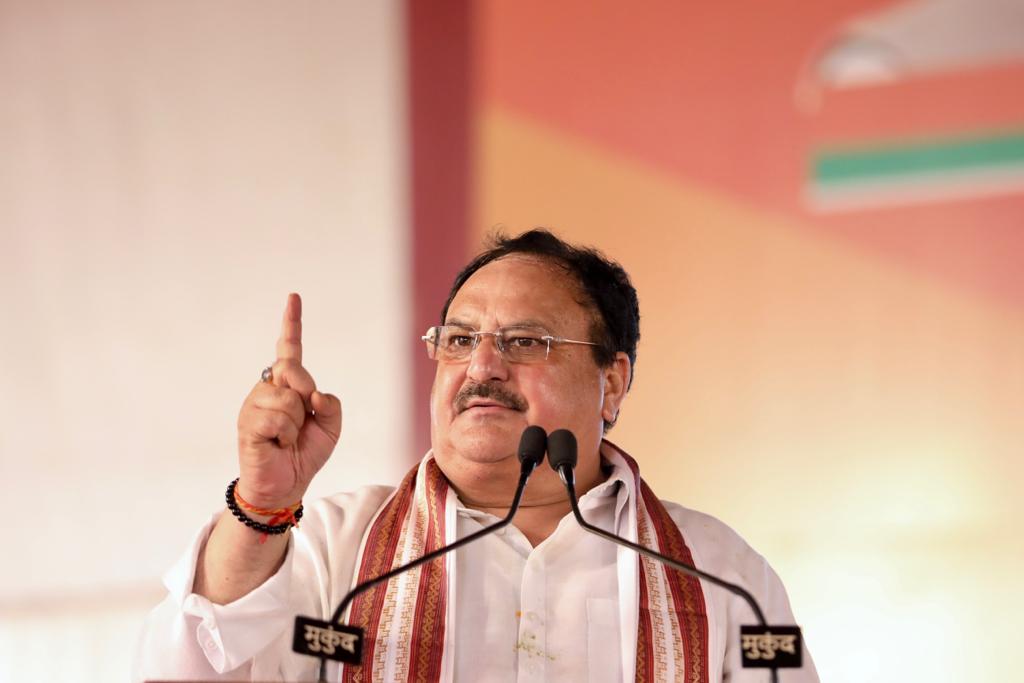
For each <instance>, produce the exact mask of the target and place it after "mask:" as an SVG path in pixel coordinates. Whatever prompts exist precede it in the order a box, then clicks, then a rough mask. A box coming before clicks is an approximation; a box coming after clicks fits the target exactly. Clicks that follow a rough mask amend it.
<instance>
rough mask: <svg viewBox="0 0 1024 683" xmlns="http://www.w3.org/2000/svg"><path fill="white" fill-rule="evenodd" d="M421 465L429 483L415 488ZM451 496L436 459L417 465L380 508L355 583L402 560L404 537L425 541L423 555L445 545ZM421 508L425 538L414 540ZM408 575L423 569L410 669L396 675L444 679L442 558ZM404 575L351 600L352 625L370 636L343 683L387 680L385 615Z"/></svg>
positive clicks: (410, 646)
mask: <svg viewBox="0 0 1024 683" xmlns="http://www.w3.org/2000/svg"><path fill="white" fill-rule="evenodd" d="M421 469H422V470H423V471H424V473H425V480H426V481H425V483H424V484H423V485H422V486H420V487H417V475H418V473H419V472H420V470H421ZM447 495H448V481H447V480H446V479H445V477H444V475H443V474H442V473H441V470H440V468H438V466H437V464H436V463H435V462H434V460H433V458H430V459H428V460H426V461H425V462H424V463H421V464H420V465H418V466H417V467H414V468H413V469H412V470H411V471H410V472H409V473H408V474H407V475H406V476H405V478H404V479H403V480H402V483H401V484H399V487H398V490H397V491H395V494H394V495H393V496H392V497H391V500H390V501H388V503H387V504H386V505H385V506H384V509H383V510H381V512H380V514H379V515H378V516H377V519H376V520H375V521H374V523H373V527H372V528H371V529H370V532H369V534H367V538H366V542H365V544H364V549H363V560H362V563H361V564H360V567H359V575H358V578H357V581H356V583H362V582H363V581H368V580H369V579H371V578H374V577H377V576H380V575H381V574H383V573H385V572H387V571H389V570H391V569H393V568H394V567H395V566H397V565H399V564H401V552H400V549H399V541H400V540H402V541H403V543H405V544H408V543H416V541H417V540H419V541H421V542H420V545H423V547H424V550H423V553H422V554H426V553H428V552H431V551H432V550H436V549H437V548H440V547H441V546H443V545H444V544H445V538H446V534H445V531H446V530H445V515H444V508H445V501H446V498H447ZM417 507H421V508H422V509H425V510H426V516H427V526H426V530H425V536H426V538H424V539H414V538H411V535H413V534H415V533H416V529H415V527H416V516H417V515H416V508H417ZM420 533H421V534H422V533H423V531H420ZM407 536H409V538H407ZM413 559H414V558H413ZM410 573H411V574H413V575H415V574H416V573H419V581H418V587H417V592H416V605H415V611H414V614H415V618H414V620H413V623H412V625H411V629H409V631H410V640H411V643H407V644H406V647H407V649H409V651H410V656H409V659H408V661H407V662H404V664H406V665H407V666H408V671H402V672H396V673H400V674H401V680H407V681H416V682H420V681H422V682H424V683H430V682H434V681H438V680H440V676H441V660H442V655H443V651H444V636H445V621H446V619H445V617H446V611H447V598H448V594H447V588H448V584H447V580H446V578H445V561H444V558H439V559H438V560H435V561H433V562H429V563H427V564H426V565H423V566H421V567H418V568H416V569H413V570H412V571H411V572H410ZM401 578H402V577H401V576H399V577H396V578H394V579H392V580H390V581H388V582H387V583H386V584H383V585H378V586H374V587H373V588H371V589H370V590H368V591H366V592H365V593H363V594H361V595H359V596H358V597H356V599H355V600H353V601H352V607H351V609H350V612H349V615H350V616H349V623H350V624H352V625H354V626H360V627H361V628H363V629H364V632H365V634H366V639H365V641H364V645H363V664H362V666H345V667H344V673H343V676H342V681H344V683H368V682H370V681H380V680H383V677H384V671H383V670H382V667H380V666H379V663H380V662H381V661H384V660H385V659H386V657H384V656H383V652H378V648H377V646H378V644H380V645H381V646H382V647H385V648H386V647H387V640H388V635H387V634H388V633H389V626H390V625H389V624H386V623H382V619H381V616H382V613H383V612H384V604H385V599H386V598H391V600H392V601H393V600H394V597H395V596H394V588H395V584H396V583H397V582H398V581H399V580H400V579H401ZM400 665H401V663H400Z"/></svg>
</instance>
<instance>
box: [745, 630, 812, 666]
mask: <svg viewBox="0 0 1024 683" xmlns="http://www.w3.org/2000/svg"><path fill="white" fill-rule="evenodd" d="M740 651H741V656H742V658H743V668H745V669H751V668H753V669H799V668H800V667H801V666H803V652H804V648H803V642H802V638H801V636H800V627H799V626H740Z"/></svg>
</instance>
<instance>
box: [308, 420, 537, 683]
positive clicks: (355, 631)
mask: <svg viewBox="0 0 1024 683" xmlns="http://www.w3.org/2000/svg"><path fill="white" fill-rule="evenodd" d="M547 439H548V437H547V432H545V431H544V428H543V427H539V426H537V425H531V426H529V427H527V428H526V429H524V430H523V435H522V436H521V437H519V448H518V450H517V451H516V455H517V456H518V457H519V484H518V485H517V486H516V492H515V494H514V495H513V496H512V504H511V505H510V506H509V509H508V514H507V515H505V517H504V519H501V520H498V521H497V522H495V523H494V524H492V525H490V526H488V527H484V528H483V529H480V530H479V531H475V532H473V533H472V534H470V535H469V536H466V537H465V538H460V539H458V540H457V541H455V542H454V543H452V544H451V545H446V546H443V547H441V548H438V549H437V550H434V551H432V552H429V553H427V554H426V555H423V556H422V557H418V558H417V559H415V560H413V561H412V562H409V563H408V564H404V565H401V566H399V567H395V568H394V569H392V570H390V571H388V572H385V573H383V574H381V575H380V576H377V577H374V578H372V579H369V580H367V581H364V582H363V583H360V584H358V585H357V586H356V587H355V588H353V589H352V590H350V591H349V592H348V594H347V595H346V596H345V597H344V599H343V600H342V601H341V604H340V605H338V609H336V610H335V611H334V614H333V615H332V616H331V620H330V621H321V620H319V619H311V618H309V617H303V616H297V617H295V632H294V636H293V638H292V650H293V651H294V652H297V653H299V654H304V655H309V656H311V657H319V658H320V676H319V681H320V683H326V681H327V660H328V659H333V660H336V661H339V662H344V663H346V664H360V663H361V661H362V653H363V635H364V634H363V629H361V628H359V627H358V626H347V625H345V624H342V623H341V617H342V615H343V614H344V613H345V610H346V609H348V606H349V605H350V604H351V603H352V600H354V599H355V598H356V596H358V595H359V594H361V593H365V592H366V591H367V590H369V589H370V588H373V587H374V586H376V585H377V584H379V583H383V582H385V581H388V580H389V579H393V578H394V577H396V576H398V575H399V574H402V573H404V572H407V571H409V570H410V569H414V568H416V567H418V566H420V565H421V564H424V563H427V562H430V561H431V560H434V559H437V558H438V557H441V556H442V555H445V554H446V553H450V552H451V551H453V550H455V549H456V548H461V547H462V546H464V545H468V544H469V543H472V542H473V541H476V540H478V539H480V538H483V537H484V536H486V535H487V534H490V533H493V532H495V531H497V530H498V529H501V528H502V527H505V526H508V525H509V524H510V523H511V522H512V518H513V517H515V516H516V512H517V511H518V510H519V503H520V502H521V500H522V497H523V491H524V490H525V489H526V482H527V481H528V480H529V479H530V475H531V474H533V471H534V470H535V469H536V468H537V465H539V464H540V463H541V461H543V460H544V451H545V450H546V448H547ZM324 638H326V641H325V640H324ZM324 642H330V643H332V646H331V647H329V648H325V647H323V643H324Z"/></svg>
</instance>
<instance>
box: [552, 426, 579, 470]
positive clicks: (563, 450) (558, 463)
mask: <svg viewBox="0 0 1024 683" xmlns="http://www.w3.org/2000/svg"><path fill="white" fill-rule="evenodd" d="M548 463H550V465H551V469H553V470H555V471H556V472H558V471H560V470H561V469H562V466H563V465H568V466H569V469H575V468H576V437H575V436H574V435H573V433H572V432H570V431H569V430H568V429H556V430H555V431H553V432H551V433H550V434H548Z"/></svg>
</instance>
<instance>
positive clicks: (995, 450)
mask: <svg viewBox="0 0 1024 683" xmlns="http://www.w3.org/2000/svg"><path fill="white" fill-rule="evenodd" d="M477 123H478V129H477V132H476V150H477V154H476V157H475V159H474V162H475V164H476V174H475V178H476V182H477V187H476V191H475V197H476V206H475V207H474V216H475V221H474V223H475V225H478V226H481V230H480V231H479V233H478V234H476V235H474V236H473V239H474V244H472V245H470V248H471V249H475V248H476V247H477V245H478V244H479V240H480V239H482V238H483V237H484V235H485V234H486V232H488V231H489V230H490V229H492V228H494V227H500V228H504V229H506V230H507V231H509V232H513V233H514V232H518V231H520V230H523V229H527V228H530V227H534V226H535V225H545V226H550V227H553V228H554V229H556V231H557V232H558V233H559V234H560V235H562V236H563V237H565V238H567V239H569V240H573V241H579V242H584V243H588V244H594V245H599V246H600V247H601V248H602V249H603V250H605V251H606V253H607V254H609V255H611V256H612V257H614V258H615V259H617V260H619V261H620V262H621V263H622V264H623V265H624V266H625V267H626V269H627V270H628V271H629V272H630V273H631V274H632V276H633V278H634V283H635V285H636V286H637V289H638V291H639V294H640V303H641V315H642V326H641V333H642V339H641V343H640V348H639V357H638V363H637V374H636V383H635V384H634V388H633V390H632V392H631V396H630V397H629V399H628V400H627V402H626V405H625V407H624V410H623V413H622V417H621V419H620V422H619V425H618V426H617V427H616V428H615V429H614V430H613V431H612V433H611V434H610V437H611V438H612V440H614V441H616V442H617V443H619V444H620V445H622V446H623V447H624V448H626V449H627V450H628V451H629V452H631V453H632V454H633V455H634V456H636V457H637V458H638V460H639V461H640V464H641V467H642V470H643V473H644V475H645V477H646V478H647V479H648V481H650V482H651V483H652V486H653V487H654V488H655V490H656V491H657V492H658V493H659V495H660V496H661V497H663V498H668V499H672V500H675V501H678V502H681V503H683V504H685V505H687V506H689V507H694V508H697V509H701V510H703V511H706V512H709V513H711V514H714V515H716V516H718V517H719V518H721V519H723V520H725V521H726V522H727V523H729V524H731V525H733V526H734V527H735V528H736V529H737V530H738V531H740V533H741V534H742V535H744V537H745V538H747V540H748V541H749V542H750V543H751V544H752V545H753V546H754V547H755V548H756V549H758V550H759V551H760V552H762V553H763V554H764V555H766V557H768V558H769V561H771V562H772V564H773V566H774V567H775V568H776V570H777V571H778V572H779V573H780V575H781V576H782V578H783V580H784V581H785V583H786V584H787V587H788V589H789V592H790V597H791V600H792V602H793V606H794V610H795V612H796V615H797V618H798V620H799V621H800V622H801V624H802V625H803V627H804V628H805V631H806V637H807V641H808V643H809V646H810V647H811V649H812V653H813V654H814V656H815V659H816V661H817V664H818V666H819V671H820V673H821V675H822V680H827V681H851V682H853V681H867V680H879V681H883V680H884V681H918V680H920V681H935V680H1010V679H1011V678H1012V677H1013V674H1012V670H1013V667H1012V666H1011V665H1010V660H1008V659H1007V658H1006V654H1007V653H1009V652H1011V651H1013V649H1014V641H1015V639H1016V636H1015V635H1014V633H1015V632H1016V631H1017V629H1016V628H1015V627H1014V624H1016V623H1017V622H1018V619H1019V615H1020V614H1021V613H1022V611H1024V600H1022V598H1021V591H1020V590H1019V588H1018V585H1017V574H1018V570H1019V569H1020V567H1021V566H1022V565H1021V560H1022V558H1024V544H1022V542H1021V541H1020V538H1021V535H1020V533H1019V532H1018V531H1017V530H1016V520H1018V519H1019V518H1020V517H1021V515H1022V514H1024V504H1022V503H1021V500H1020V496H1019V490H1020V486H1019V485H1020V482H1021V479H1022V466H1021V464H1020V458H1019V455H1020V444H1021V443H1022V442H1024V438H1022V437H1024V427H1022V426H1021V425H1022V423H1021V420H1020V416H1021V415H1022V412H1024V411H1022V409H1024V403H1022V397H1024V355H1022V352H1021V349H1024V314H1022V312H1021V311H1020V310H1019V309H1017V308H1013V307H1011V306H1009V305H1008V304H1002V303H999V302H997V301H995V300H993V299H991V298H986V297H979V296H976V295H973V294H972V292H970V291H967V290H963V289H959V288H956V287H954V286H952V285H950V284H947V283H946V282H943V281H941V280H939V279H936V278H933V277H930V276H929V275H927V274H924V273H920V272H914V271H913V270H909V269H904V268H901V267H899V266H897V265H894V264H892V263H890V262H887V261H884V260H880V259H878V258H876V257H874V256H873V255H872V254H871V253H869V252H867V251H864V250H861V249H859V248H856V247H854V246H851V245H849V244H845V243H842V242H839V241H835V240H832V239H829V238H828V237H827V234H826V233H823V232H822V231H814V230H808V229H806V228H807V227H808V226H805V225H801V224H800V223H799V221H797V220H795V219H793V218H789V217H783V216H776V215H771V214H770V213H768V212H765V211H763V210H761V209H758V208H756V207H751V206H746V205H744V203H743V202H741V201H739V200H737V199H735V198H730V197H727V196H724V195H723V194H721V193H718V192H715V191H713V190H711V189H708V188H704V187H699V186H695V185H691V184H688V183H686V182H681V181H680V179H679V178H678V177H675V176H672V177H670V176H667V175H660V174H659V173H658V172H657V171H656V170H652V169H651V168H647V167H645V166H643V165H642V164H640V163H637V162H635V161H632V160H630V159H628V158H624V157H623V156H619V155H616V154H614V153H612V152H610V151H609V150H606V149H602V148H601V147H599V146H597V145H594V144H591V143H588V142H587V141H585V140H582V139H579V138H574V137H573V136H572V135H571V134H566V133H565V132H564V131H553V130H550V129H546V128H545V127H544V126H542V125H538V124H536V123H534V122H531V121H529V120H527V119H526V118H525V117H521V116H517V115H516V114H514V113H512V112H510V111H508V110H504V109H502V108H501V107H500V106H483V107H482V108H481V110H480V112H479V116H478V119H477ZM965 645H969V646H968V647H965Z"/></svg>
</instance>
